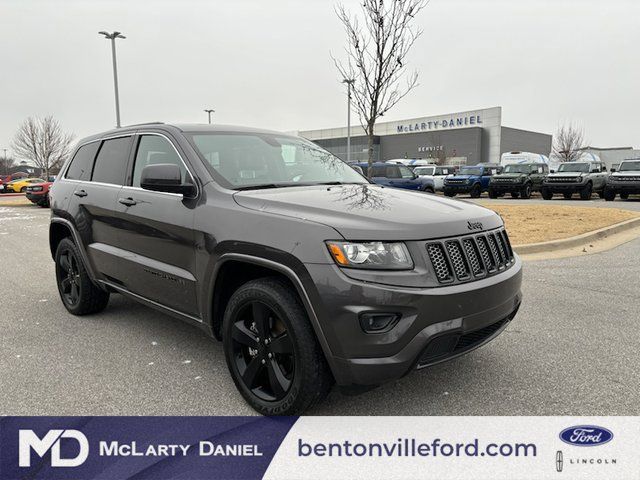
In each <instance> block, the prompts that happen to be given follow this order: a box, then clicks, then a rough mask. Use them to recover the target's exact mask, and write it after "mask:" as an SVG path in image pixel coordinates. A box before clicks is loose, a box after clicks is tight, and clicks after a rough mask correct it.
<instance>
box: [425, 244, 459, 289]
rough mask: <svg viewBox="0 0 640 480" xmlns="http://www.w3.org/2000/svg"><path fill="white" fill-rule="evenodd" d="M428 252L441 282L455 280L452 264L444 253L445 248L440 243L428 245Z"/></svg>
mask: <svg viewBox="0 0 640 480" xmlns="http://www.w3.org/2000/svg"><path fill="white" fill-rule="evenodd" d="M427 253H428V254H429V258H430V259H431V264H432V265H433V269H434V270H435V272H436V277H437V279H438V281H439V282H440V283H447V282H450V281H452V280H453V277H452V275H451V266H450V265H449V261H448V260H447V257H446V255H445V254H444V248H443V247H442V245H441V244H439V243H431V244H429V245H427Z"/></svg>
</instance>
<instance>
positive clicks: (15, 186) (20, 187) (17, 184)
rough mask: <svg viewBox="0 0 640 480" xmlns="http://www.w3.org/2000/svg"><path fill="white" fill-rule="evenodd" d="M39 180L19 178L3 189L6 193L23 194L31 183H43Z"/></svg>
mask: <svg viewBox="0 0 640 480" xmlns="http://www.w3.org/2000/svg"><path fill="white" fill-rule="evenodd" d="M43 182H44V180H42V179H41V178H19V179H17V180H12V181H11V182H9V183H7V184H6V185H5V186H4V188H5V192H6V193H18V192H25V191H26V190H27V187H28V186H29V185H31V184H32V183H43Z"/></svg>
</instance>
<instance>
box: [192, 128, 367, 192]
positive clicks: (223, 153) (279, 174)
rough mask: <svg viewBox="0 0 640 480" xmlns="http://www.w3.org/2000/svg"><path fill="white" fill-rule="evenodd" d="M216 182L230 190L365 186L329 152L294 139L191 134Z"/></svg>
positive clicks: (256, 134) (357, 175) (279, 136)
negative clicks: (341, 184)
mask: <svg viewBox="0 0 640 480" xmlns="http://www.w3.org/2000/svg"><path fill="white" fill-rule="evenodd" d="M191 139H192V140H193V143H194V145H195V146H196V148H197V149H198V151H199V152H200V154H201V156H202V158H203V159H204V160H205V162H206V164H207V165H208V166H209V167H211V171H212V173H214V176H215V177H216V180H218V181H220V183H222V184H226V185H224V186H228V187H230V188H250V187H254V186H255V187H263V188H264V187H270V188H276V187H285V186H296V185H318V184H327V183H329V184H340V183H368V182H367V180H366V179H365V178H364V177H363V176H362V175H360V174H359V173H358V172H356V171H355V170H354V169H353V168H351V167H350V166H349V165H347V164H346V163H345V162H343V161H342V160H340V159H339V158H337V157H335V156H333V155H332V154H331V153H329V152H327V151H326V150H323V149H322V148H320V147H318V146H317V145H316V144H314V143H311V142H309V141H307V140H304V139H302V138H297V137H288V136H285V135H282V136H281V135H272V134H262V133H194V134H192V135H191Z"/></svg>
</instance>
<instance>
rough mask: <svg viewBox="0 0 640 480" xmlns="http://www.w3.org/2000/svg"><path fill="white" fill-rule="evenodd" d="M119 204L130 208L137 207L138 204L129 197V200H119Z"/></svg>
mask: <svg viewBox="0 0 640 480" xmlns="http://www.w3.org/2000/svg"><path fill="white" fill-rule="evenodd" d="M118 202H120V203H121V204H123V205H126V206H127V207H130V206H131V205H135V204H136V203H138V202H136V201H135V200H134V199H133V198H131V197H128V198H119V199H118Z"/></svg>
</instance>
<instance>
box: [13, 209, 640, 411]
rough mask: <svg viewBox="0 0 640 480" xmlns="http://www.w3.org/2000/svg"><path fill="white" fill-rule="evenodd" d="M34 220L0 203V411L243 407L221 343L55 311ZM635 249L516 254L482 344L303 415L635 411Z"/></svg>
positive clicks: (335, 396) (638, 375)
mask: <svg viewBox="0 0 640 480" xmlns="http://www.w3.org/2000/svg"><path fill="white" fill-rule="evenodd" d="M488 201H489V200H486V199H483V200H482V202H488ZM499 201H505V200H499ZM506 201H511V200H510V199H508V200H506ZM531 201H532V202H533V201H536V200H531ZM540 201H542V200H540ZM514 202H518V203H520V202H523V201H518V200H516V201H514ZM557 202H558V203H576V204H580V205H585V204H587V205H589V204H593V206H602V207H604V208H608V206H609V205H611V206H616V207H624V208H633V209H636V208H637V209H640V202H614V203H610V202H603V201H593V202H575V201H570V202H566V201H564V200H561V201H560V200H558V201H557ZM554 203H555V201H554ZM48 220H49V210H47V209H41V208H37V207H31V206H28V207H1V206H0V252H2V253H1V259H2V273H1V274H0V415H245V414H249V415H250V414H253V413H254V412H253V411H252V410H251V409H249V407H247V405H246V404H245V403H244V401H243V400H242V398H241V397H240V395H239V394H238V393H237V392H236V389H235V387H234V385H233V382H232V381H231V379H230V377H229V376H228V374H227V370H226V365H225V363H224V356H223V352H222V346H221V345H220V344H219V343H217V342H216V341H214V340H211V339H209V338H208V337H206V336H205V335H204V334H203V333H201V332H200V331H199V330H197V329H196V328H194V327H191V326H189V325H187V324H184V323H182V322H180V321H178V320H175V319H173V318H171V317H168V316H165V315H163V314H160V313H158V312H156V311H155V310H151V309H148V308H146V307H143V306H141V305H139V304H137V303H135V302H133V301H130V300H128V299H125V298H123V297H122V296H119V295H113V296H112V300H111V302H110V305H109V307H108V308H107V309H106V310H105V311H104V312H102V313H100V314H98V315H93V316H90V317H74V316H72V315H70V314H68V313H67V312H66V310H65V309H64V307H63V306H62V303H61V302H60V300H59V298H58V293H57V289H56V286H55V281H54V269H53V261H52V260H51V257H50V254H49V249H48V241H47V235H48V233H47V228H48ZM638 258H640V239H637V240H634V241H632V242H629V243H627V244H624V245H622V246H620V247H617V248H615V249H613V250H610V251H608V252H604V253H600V254H594V255H588V256H584V257H579V258H566V259H561V260H544V261H536V262H528V263H526V264H525V280H524V285H523V291H524V301H523V305H522V308H521V310H520V313H519V314H518V316H517V317H516V319H515V320H514V321H513V322H512V324H511V325H510V326H509V327H508V329H507V330H506V331H505V332H504V333H503V334H502V335H501V336H500V337H498V338H497V339H496V340H495V341H493V342H492V343H490V344H489V345H487V346H485V347H483V348H481V349H479V350H476V351H475V352H472V353H471V354H469V355H466V356H464V357H461V358H459V359H456V360H453V361H450V362H448V363H445V364H440V365H438V366H435V367H432V368H430V369H427V370H422V371H420V372H415V373H413V374H412V375H409V376H407V377H405V378H404V379H402V380H400V381H397V382H394V383H392V384H388V385H384V386H382V387H380V388H378V389H376V390H373V391H370V392H368V393H366V394H363V395H360V396H356V397H348V396H343V395H341V394H340V393H339V392H337V391H333V392H332V393H331V394H330V396H329V398H328V399H327V401H325V403H323V404H322V405H321V406H320V407H318V408H317V409H316V410H314V411H312V412H310V413H312V414H317V415H343V414H350V415H640V402H639V401H638V399H639V398H640V355H638V344H639V343H640V342H639V340H640V330H639V328H638V323H639V320H640V307H639V302H638V292H640V262H639V261H638Z"/></svg>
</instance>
